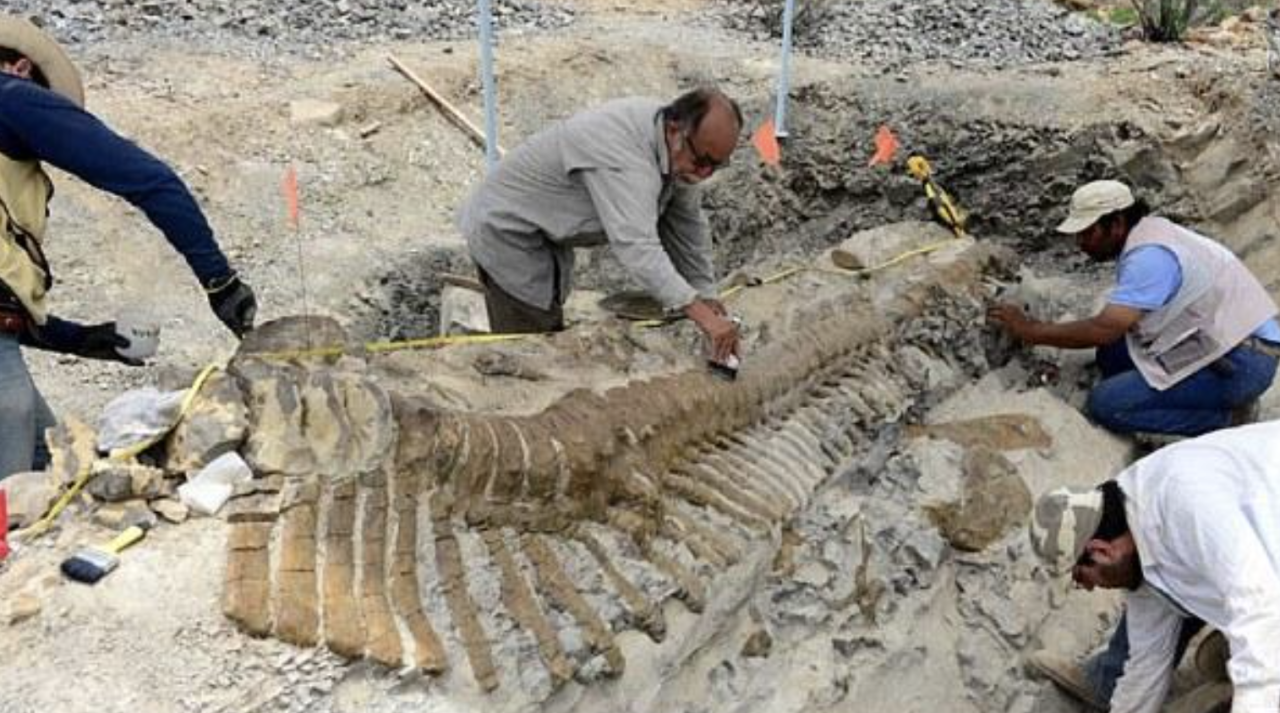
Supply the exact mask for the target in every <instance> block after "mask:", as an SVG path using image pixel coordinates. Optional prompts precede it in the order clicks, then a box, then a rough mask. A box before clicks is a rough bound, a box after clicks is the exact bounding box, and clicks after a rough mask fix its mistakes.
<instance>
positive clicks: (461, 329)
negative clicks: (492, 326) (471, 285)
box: [440, 285, 489, 336]
mask: <svg viewBox="0 0 1280 713" xmlns="http://www.w3.org/2000/svg"><path fill="white" fill-rule="evenodd" d="M488 331H489V313H488V311H487V310H486V308H485V304H484V293H482V292H476V291H475V290H471V289H467V288H465V287H458V286H456V285H445V286H444V289H443V290H441V292H440V334H441V335H446V336H447V335H450V334H478V333H484V332H488Z"/></svg>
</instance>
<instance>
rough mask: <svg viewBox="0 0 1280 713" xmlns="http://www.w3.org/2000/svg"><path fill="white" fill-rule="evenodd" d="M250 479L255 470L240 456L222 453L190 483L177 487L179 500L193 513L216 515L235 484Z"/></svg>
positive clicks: (233, 452)
mask: <svg viewBox="0 0 1280 713" xmlns="http://www.w3.org/2000/svg"><path fill="white" fill-rule="evenodd" d="M250 480H253V470H252V469H250V468H249V464H248V463H245V462H244V459H243V458H241V457H240V454H239V453H236V452H235V451H231V452H230V453H223V454H222V455H220V456H218V457H217V458H214V459H213V460H212V461H211V462H210V463H209V464H208V465H206V466H205V467H203V468H201V469H200V472H199V473H196V477H194V478H192V479H191V482H189V483H184V484H182V485H180V486H178V499H180V500H181V501H182V504H183V505H186V506H187V507H189V508H191V510H192V512H195V513H199V514H201V515H214V514H216V513H217V512H218V511H219V510H221V509H222V506H223V505H225V504H226V502H227V500H228V499H229V498H230V497H231V493H232V492H233V491H234V490H235V486H236V485H239V484H241V483H248V482H249V481H250Z"/></svg>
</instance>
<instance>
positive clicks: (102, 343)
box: [69, 322, 142, 366]
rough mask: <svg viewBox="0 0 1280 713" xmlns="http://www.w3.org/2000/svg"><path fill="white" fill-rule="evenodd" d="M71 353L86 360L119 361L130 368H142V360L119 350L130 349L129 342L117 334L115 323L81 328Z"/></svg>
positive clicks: (87, 325)
mask: <svg viewBox="0 0 1280 713" xmlns="http://www.w3.org/2000/svg"><path fill="white" fill-rule="evenodd" d="M69 347H70V349H69V352H70V353H71V354H75V355H76V356H80V357H84V358H86V359H101V360H103V361H118V362H120V363H122V364H128V365H129V366H142V360H141V359H133V358H131V357H126V356H124V355H122V354H120V352H119V351H118V350H120V349H128V348H129V340H128V339H126V338H125V337H122V336H120V335H119V334H117V333H116V323H115V322H103V323H102V324H86V325H83V326H81V327H80V329H79V333H78V335H77V340H76V342H75V343H74V344H71V345H69Z"/></svg>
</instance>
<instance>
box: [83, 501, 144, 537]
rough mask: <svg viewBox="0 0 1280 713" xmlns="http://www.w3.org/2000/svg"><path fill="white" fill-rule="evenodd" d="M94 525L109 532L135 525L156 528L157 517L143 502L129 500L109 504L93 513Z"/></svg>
mask: <svg viewBox="0 0 1280 713" xmlns="http://www.w3.org/2000/svg"><path fill="white" fill-rule="evenodd" d="M93 522H94V524H97V525H101V526H102V527H105V528H107V529H108V530H123V529H125V528H126V527H132V526H133V525H142V526H145V527H154V526H155V524H156V515H155V513H153V512H151V508H149V507H147V503H146V502H145V501H142V500H127V501H125V502H121V503H107V504H106V505H103V506H102V507H100V508H98V509H97V510H96V511H94V513H93Z"/></svg>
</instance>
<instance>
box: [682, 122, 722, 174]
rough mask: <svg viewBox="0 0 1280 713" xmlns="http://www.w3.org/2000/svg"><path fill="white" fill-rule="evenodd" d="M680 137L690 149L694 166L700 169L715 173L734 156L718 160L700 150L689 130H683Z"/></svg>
mask: <svg viewBox="0 0 1280 713" xmlns="http://www.w3.org/2000/svg"><path fill="white" fill-rule="evenodd" d="M680 138H681V140H683V141H684V147H685V148H687V149H689V155H690V156H692V157H693V167H694V168H696V169H698V170H700V171H711V172H713V173H714V172H715V171H719V170H720V169H722V168H724V167H725V166H728V165H729V160H730V158H732V157H729V158H725V159H724V160H723V161H717V160H716V159H714V158H712V157H710V156H708V155H707V154H704V153H702V152H701V151H699V150H698V147H697V146H694V145H693V137H692V136H690V135H689V132H687V131H685V132H681V134H680Z"/></svg>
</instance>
